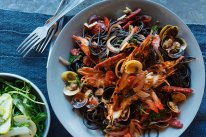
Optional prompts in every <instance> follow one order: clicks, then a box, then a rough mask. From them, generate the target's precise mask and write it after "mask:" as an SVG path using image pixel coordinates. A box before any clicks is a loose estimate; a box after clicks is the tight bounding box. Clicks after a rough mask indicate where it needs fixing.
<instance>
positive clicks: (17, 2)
mask: <svg viewBox="0 0 206 137" xmlns="http://www.w3.org/2000/svg"><path fill="white" fill-rule="evenodd" d="M70 1H74V0H70ZM99 1H101V0H85V1H84V2H83V3H82V4H80V5H79V6H77V7H76V8H75V9H74V10H72V11H71V12H70V13H69V15H75V14H76V13H77V12H79V11H80V10H82V9H84V8H86V7H88V6H89V5H91V4H93V3H95V2H99ZM152 1H155V2H157V3H160V4H162V5H164V6H165V7H167V8H169V9H170V10H172V11H173V12H174V13H176V14H177V15H178V16H180V17H181V18H182V19H183V20H184V22H185V23H189V24H206V12H205V9H206V0H195V1H194V0H152ZM59 2H60V0H0V9H6V10H17V11H23V12H30V13H33V12H35V13H43V14H49V15H52V14H54V12H55V10H56V8H57V6H58V4H59Z"/></svg>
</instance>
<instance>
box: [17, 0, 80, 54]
mask: <svg viewBox="0 0 206 137" xmlns="http://www.w3.org/2000/svg"><path fill="white" fill-rule="evenodd" d="M83 1H84V0H76V1H75V2H74V1H73V2H72V3H71V1H70V2H69V3H68V4H67V6H65V8H64V9H63V10H62V11H61V12H60V13H58V14H57V15H56V16H55V17H54V18H53V19H52V20H51V21H50V22H49V23H47V24H45V25H44V26H42V27H38V28H36V29H35V30H34V31H33V32H32V33H31V34H30V35H29V36H28V37H27V38H26V39H25V40H24V41H23V42H22V43H21V44H20V45H19V47H18V48H17V51H18V52H19V53H20V54H23V57H25V56H26V55H27V54H28V53H29V52H30V51H31V50H32V49H34V48H35V47H36V46H38V44H39V43H40V42H41V41H42V40H43V39H45V38H46V37H47V34H48V33H49V29H50V28H51V27H52V26H53V25H54V24H55V23H56V22H57V21H58V20H59V19H60V18H62V17H63V16H64V15H65V14H66V13H68V12H69V11H71V10H72V9H73V8H74V7H76V6H77V5H79V4H80V3H82V2H83ZM70 3H71V4H70ZM44 45H45V46H47V45H46V43H45V44H44ZM40 46H41V45H40ZM45 46H41V48H40V51H42V50H41V49H45V48H46V47H45Z"/></svg>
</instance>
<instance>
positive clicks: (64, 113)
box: [47, 0, 205, 137]
mask: <svg viewBox="0 0 206 137" xmlns="http://www.w3.org/2000/svg"><path fill="white" fill-rule="evenodd" d="M126 6H128V7H130V8H132V9H135V8H141V9H142V13H143V14H146V15H150V16H152V17H153V19H154V20H158V21H160V22H161V25H166V24H172V25H177V26H179V28H180V31H179V36H180V37H183V38H184V39H185V40H186V41H187V43H188V48H187V54H188V55H189V56H191V57H195V58H196V60H195V61H193V62H192V63H190V65H189V67H190V69H191V80H192V81H191V88H192V89H193V90H194V93H193V94H192V95H191V96H190V97H189V98H188V99H187V101H186V102H185V103H183V105H182V106H181V111H182V112H181V115H180V117H179V119H180V121H182V122H183V124H184V126H183V128H181V129H174V128H167V129H166V130H164V131H162V132H161V133H160V137H177V136H180V135H181V134H182V133H183V132H184V131H185V129H186V128H187V127H188V126H189V124H190V123H191V122H192V120H193V119H194V117H195V115H196V113H197V111H198V108H199V106H200V103H201V100H202V97H203V92H204V86H205V68H204V62H203V57H202V54H201V51H200V48H199V45H198V43H197V41H196V39H195V37H194V36H193V34H192V32H191V31H190V29H189V28H188V27H187V25H185V24H184V23H183V21H182V20H181V19H180V18H179V17H178V16H177V15H175V14H174V13H173V12H171V11H169V10H168V9H167V8H165V7H163V6H161V5H159V4H157V3H154V2H150V1H145V0H138V1H137V0H121V1H120V0H112V1H102V2H99V3H97V4H94V5H92V6H90V7H88V8H87V9H85V10H83V11H81V12H80V13H79V14H77V15H76V16H75V17H73V18H72V19H71V20H70V21H69V23H67V25H66V26H65V28H64V29H63V30H62V32H61V33H60V35H59V36H58V38H57V40H56V42H55V45H54V48H53V51H52V53H51V58H50V59H49V63H48V69H47V88H48V94H49V98H50V102H51V105H52V107H53V110H54V112H55V114H56V116H57V117H58V119H59V120H60V122H61V123H62V125H63V126H64V127H65V129H66V130H67V131H68V132H69V133H70V134H72V135H73V136H77V137H78V136H82V135H84V137H92V136H98V137H99V136H103V135H101V134H99V132H98V131H92V130H89V129H87V128H86V127H85V126H84V124H83V122H82V118H81V117H80V116H79V115H77V114H76V113H75V112H73V111H72V106H71V105H70V103H69V101H68V100H67V99H66V97H65V96H64V94H63V87H64V82H63V81H62V80H61V78H60V75H61V73H62V72H64V71H66V68H65V67H64V66H63V65H61V64H60V63H59V61H58V57H59V56H62V57H64V58H68V56H69V51H70V49H71V48H72V45H74V42H73V40H72V38H71V36H72V35H73V34H79V35H81V32H82V26H83V23H84V22H86V21H87V19H88V17H90V16H91V15H93V14H96V15H100V16H101V15H105V16H108V17H119V16H120V15H121V13H122V10H123V9H124V8H125V7H126Z"/></svg>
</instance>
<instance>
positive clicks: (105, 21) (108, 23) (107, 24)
mask: <svg viewBox="0 0 206 137" xmlns="http://www.w3.org/2000/svg"><path fill="white" fill-rule="evenodd" d="M104 24H105V26H106V28H107V31H108V30H109V26H110V22H109V19H108V18H107V17H105V16H104Z"/></svg>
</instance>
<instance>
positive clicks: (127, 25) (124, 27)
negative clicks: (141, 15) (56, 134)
mask: <svg viewBox="0 0 206 137" xmlns="http://www.w3.org/2000/svg"><path fill="white" fill-rule="evenodd" d="M133 22H134V20H132V21H128V22H127V24H125V25H124V26H123V27H122V28H123V29H124V30H126V29H128V28H129V25H131V24H132V23H133Z"/></svg>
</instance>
